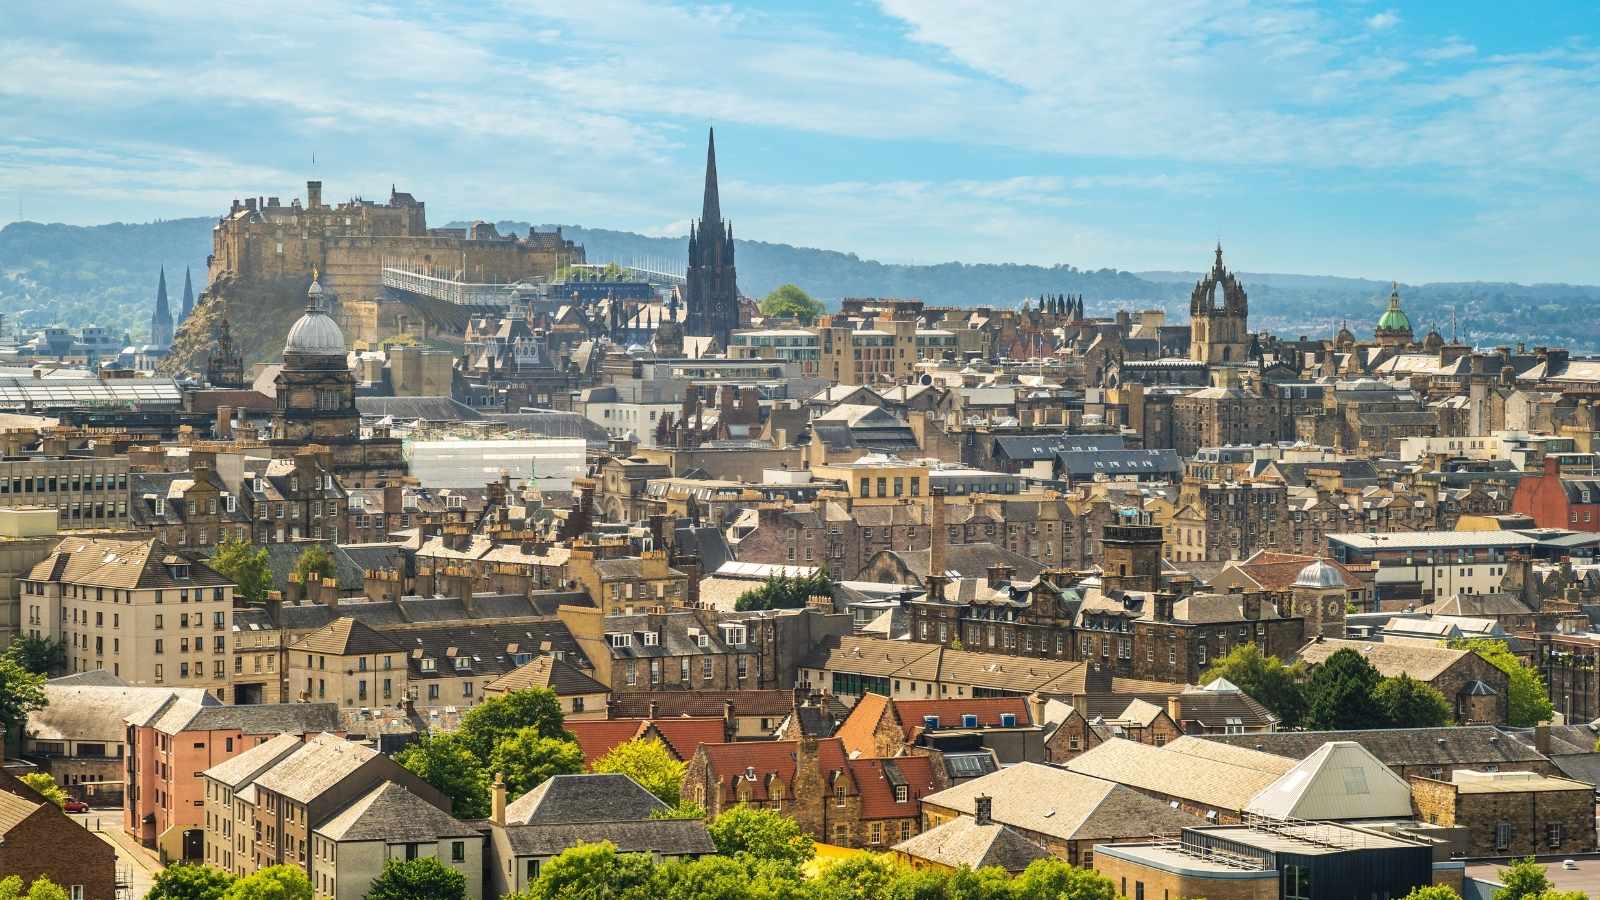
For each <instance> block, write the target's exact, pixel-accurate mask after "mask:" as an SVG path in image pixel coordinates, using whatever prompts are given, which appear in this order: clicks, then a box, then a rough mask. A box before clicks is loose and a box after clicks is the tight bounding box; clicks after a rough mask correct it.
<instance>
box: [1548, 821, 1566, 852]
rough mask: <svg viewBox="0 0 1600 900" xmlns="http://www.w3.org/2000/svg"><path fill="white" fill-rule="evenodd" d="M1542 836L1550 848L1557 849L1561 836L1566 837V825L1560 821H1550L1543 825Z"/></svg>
mask: <svg viewBox="0 0 1600 900" xmlns="http://www.w3.org/2000/svg"><path fill="white" fill-rule="evenodd" d="M1544 836H1545V840H1546V841H1547V842H1549V844H1550V849H1552V850H1554V849H1557V848H1558V847H1560V846H1561V840H1562V838H1564V837H1566V827H1565V826H1564V825H1562V824H1561V823H1560V822H1551V823H1550V824H1548V825H1546V826H1545V827H1544Z"/></svg>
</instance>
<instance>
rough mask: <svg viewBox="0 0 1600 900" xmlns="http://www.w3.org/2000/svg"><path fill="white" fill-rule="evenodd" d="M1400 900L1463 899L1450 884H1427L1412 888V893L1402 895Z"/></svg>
mask: <svg viewBox="0 0 1600 900" xmlns="http://www.w3.org/2000/svg"><path fill="white" fill-rule="evenodd" d="M1400 900H1461V895H1460V894H1458V893H1456V892H1455V891H1454V890H1453V889H1451V888H1450V887H1449V886H1448V885H1443V884H1425V885H1423V886H1422V887H1415V888H1412V889H1411V893H1409V894H1407V895H1405V896H1404V897H1401V898H1400Z"/></svg>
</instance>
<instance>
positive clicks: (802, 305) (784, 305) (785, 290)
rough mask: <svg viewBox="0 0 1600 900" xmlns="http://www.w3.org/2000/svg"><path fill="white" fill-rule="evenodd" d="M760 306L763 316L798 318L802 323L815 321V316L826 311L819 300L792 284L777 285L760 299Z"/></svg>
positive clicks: (806, 323)
mask: <svg viewBox="0 0 1600 900" xmlns="http://www.w3.org/2000/svg"><path fill="white" fill-rule="evenodd" d="M760 308H761V314H762V315H763V316H767V317H768V318H793V319H799V320H800V323H801V324H802V325H810V324H812V323H814V322H816V321H817V317H818V316H820V315H822V314H823V313H824V312H826V311H827V307H826V306H823V305H822V302H821V301H819V300H814V299H812V297H811V295H810V294H808V293H806V292H805V291H802V290H801V289H800V288H799V287H798V286H796V285H793V284H782V285H779V286H778V287H777V288H775V289H774V290H773V291H772V293H770V294H768V295H767V296H766V299H764V300H762V301H761V307H760Z"/></svg>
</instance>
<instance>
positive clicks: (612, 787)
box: [506, 774, 667, 825]
mask: <svg viewBox="0 0 1600 900" xmlns="http://www.w3.org/2000/svg"><path fill="white" fill-rule="evenodd" d="M666 808H667V805H666V804H665V803H662V802H661V800H660V799H659V798H657V797H656V796H655V795H654V794H652V793H650V792H649V791H647V790H645V789H644V788H643V787H641V786H640V785H639V783H638V782H636V781H634V780H633V779H632V778H629V777H628V776H626V775H618V774H585V775H556V776H553V777H551V778H547V779H545V781H544V782H543V783H542V784H540V785H539V786H538V787H536V788H534V789H533V790H531V791H529V792H527V793H526V794H523V795H522V796H521V797H518V798H517V799H516V800H514V801H512V802H511V804H510V805H509V806H507V807H506V824H507V825H512V824H515V825H588V824H593V823H596V822H641V821H645V820H648V819H649V818H650V815H651V814H652V813H654V812H656V811H658V810H664V809H666Z"/></svg>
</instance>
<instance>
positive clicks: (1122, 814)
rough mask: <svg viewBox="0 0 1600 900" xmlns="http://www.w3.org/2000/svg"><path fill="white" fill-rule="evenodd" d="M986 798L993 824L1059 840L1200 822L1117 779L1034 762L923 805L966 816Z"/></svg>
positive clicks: (1170, 829)
mask: <svg viewBox="0 0 1600 900" xmlns="http://www.w3.org/2000/svg"><path fill="white" fill-rule="evenodd" d="M1123 743H1126V742H1123ZM1102 746H1104V745H1102ZM1141 746H1143V745H1141ZM1080 758H1081V757H1080ZM985 795H986V796H989V797H991V798H993V800H992V806H991V813H990V815H991V816H992V818H993V819H994V820H995V821H996V822H1002V823H1004V824H1006V825H1010V826H1012V827H1014V828H1020V829H1022V830H1024V831H1032V832H1037V833H1039V834H1045V835H1049V836H1050V837H1053V838H1057V839H1059V840H1063V841H1088V840H1092V841H1098V840H1114V839H1117V838H1128V837H1143V836H1146V835H1149V834H1152V833H1176V832H1177V831H1178V830H1179V829H1181V828H1185V827H1189V826H1193V825H1197V824H1200V820H1199V819H1198V818H1197V817H1195V816H1192V815H1189V814H1188V813H1182V812H1178V811H1177V810H1174V809H1173V808H1171V807H1170V806H1168V805H1167V804H1165V803H1163V802H1161V801H1160V800H1157V799H1155V798H1153V797H1148V796H1145V795H1144V794H1141V793H1139V792H1138V791H1136V790H1133V789H1132V788H1129V787H1126V786H1124V785H1122V784H1119V783H1117V782H1116V781H1113V780H1109V779H1104V778H1096V777H1093V776H1090V775H1085V774H1082V773H1079V772H1074V771H1068V770H1066V769H1058V768H1056V767H1054V766H1046V765H1041V764H1039V763H1033V762H1022V763H1017V764H1016V765H1014V766H1008V767H1006V768H1004V769H1001V770H1000V771H998V772H993V773H991V774H988V775H985V776H983V777H982V778H974V779H972V780H971V781H966V782H963V783H961V784H958V785H956V786H954V787H950V788H946V789H944V790H942V791H939V792H938V793H935V794H929V795H928V796H926V797H924V798H923V803H925V804H932V805H934V806H941V807H944V808H945V809H953V810H956V811H957V812H961V813H965V814H966V815H969V816H970V815H975V814H976V811H977V798H978V797H979V796H985Z"/></svg>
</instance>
